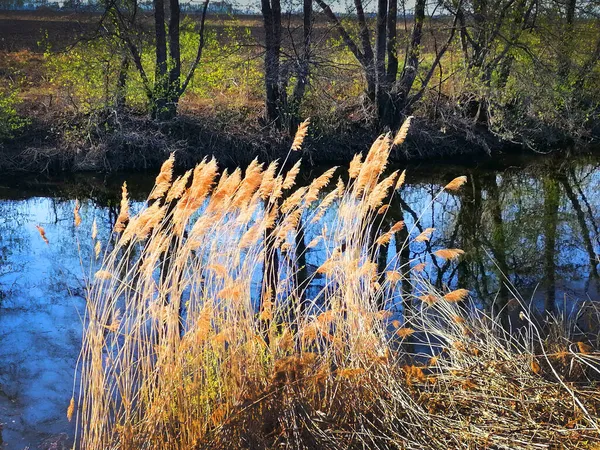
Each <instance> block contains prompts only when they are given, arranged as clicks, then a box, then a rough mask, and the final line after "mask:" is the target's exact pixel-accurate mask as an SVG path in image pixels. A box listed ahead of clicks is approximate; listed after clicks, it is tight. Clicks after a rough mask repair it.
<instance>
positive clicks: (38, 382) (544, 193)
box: [0, 158, 600, 450]
mask: <svg viewBox="0 0 600 450" xmlns="http://www.w3.org/2000/svg"><path fill="white" fill-rule="evenodd" d="M599 166H600V160H599V159H598V158H581V159H577V160H573V161H572V162H571V164H569V165H568V166H567V167H561V168H558V167H556V162H555V161H554V160H550V161H548V160H546V159H542V160H541V161H540V160H536V161H535V162H533V163H523V164H520V165H519V166H517V167H514V166H507V167H504V168H502V169H495V170H483V169H481V168H464V167H453V166H444V167H431V166H428V167H416V168H412V169H410V170H409V172H408V177H407V184H406V185H405V187H404V189H403V191H402V199H403V201H404V202H405V205H404V206H402V207H401V210H398V211H396V213H395V214H396V215H398V214H401V215H402V216H403V218H404V219H405V221H406V224H407V227H408V229H409V230H411V231H412V233H411V235H412V237H414V236H416V235H417V234H418V233H419V229H418V228H417V227H416V226H414V224H415V220H414V217H413V215H412V214H413V213H414V214H416V215H417V216H421V217H420V226H421V227H422V228H426V227H435V228H436V233H435V234H434V235H433V238H432V240H431V248H428V247H427V246H426V245H425V244H412V245H411V248H410V256H411V259H414V261H413V263H412V264H413V265H414V264H416V263H417V262H418V261H420V259H419V258H421V259H422V260H423V261H425V262H427V269H426V271H425V273H426V274H427V276H428V277H429V278H430V279H431V280H433V281H437V282H438V284H439V286H440V287H441V288H449V289H450V288H455V287H465V288H467V289H469V290H470V291H471V292H472V294H473V296H474V297H475V298H477V299H478V300H479V301H480V302H481V303H482V304H483V305H486V304H490V303H491V301H493V299H495V298H497V297H498V294H499V291H500V286H501V283H510V284H512V285H514V289H515V290H516V291H518V293H519V294H520V296H521V297H522V298H524V299H525V300H526V301H530V302H531V303H532V305H534V306H535V307H537V308H538V309H542V308H543V307H544V302H545V298H546V297H547V292H548V289H549V288H551V286H549V283H548V280H549V277H550V276H551V274H552V273H553V274H554V277H555V286H554V295H553V297H554V305H555V307H556V308H557V311H561V310H575V309H577V307H578V305H579V304H580V303H581V302H584V301H597V300H598V299H599V298H600V297H599V295H598V294H599V285H598V278H597V277H596V275H595V271H597V270H598V262H599V260H598V253H600V236H599V235H598V229H599V228H600V195H599V194H598V193H599V192H600V189H599V187H600V171H599V170H598V167H599ZM563 174H566V175H565V176H566V178H565V177H564V176H563ZM458 175H468V176H469V184H468V185H467V186H466V187H465V190H464V192H461V193H458V194H450V193H448V194H443V195H441V196H439V197H437V199H436V200H435V201H433V202H432V199H433V198H434V197H435V196H436V194H437V193H438V192H439V189H440V187H441V186H443V185H444V184H445V183H447V182H448V181H450V180H451V179H452V178H454V177H455V176H458ZM561 177H562V178H561ZM152 178H153V177H151V176H148V177H130V176H127V175H121V176H118V177H116V178H110V179H103V178H99V177H92V176H89V175H88V176H85V177H83V178H79V179H76V180H56V179H54V180H45V179H41V178H37V179H27V178H20V179H12V180H3V181H1V182H0V361H2V364H0V422H2V448H7V449H11V450H12V449H16V450H20V449H25V448H30V449H51V448H52V449H60V448H68V447H66V446H67V445H69V443H70V441H71V439H72V436H73V433H74V427H73V424H70V423H69V422H68V421H67V417H66V410H67V406H68V404H69V400H70V398H71V395H72V392H73V386H74V376H75V372H74V367H75V364H76V361H77V357H78V354H79V348H80V345H81V331H82V315H83V313H84V309H85V300H84V297H85V289H84V286H85V283H84V279H85V277H86V276H87V275H88V274H89V273H90V270H94V269H90V266H91V265H93V261H92V260H90V259H89V255H91V254H92V249H91V245H92V244H91V239H90V237H89V236H90V229H91V225H92V221H93V220H94V219H96V222H97V225H98V230H99V236H100V240H101V241H102V242H106V239H107V236H108V234H109V231H110V230H111V228H112V225H113V223H114V220H115V218H116V211H117V208H118V201H119V196H120V189H119V185H120V183H121V182H122V180H123V179H128V180H129V182H128V185H129V186H130V191H131V193H132V196H133V198H134V199H136V200H138V201H139V203H137V207H140V206H141V204H142V202H141V201H142V200H143V198H144V197H145V196H146V195H147V193H148V190H149V186H150V184H151V182H152ZM565 180H566V181H565ZM565 183H567V184H565ZM553 187H554V188H556V189H557V192H558V197H555V198H554V201H553V198H552V196H551V192H552V188H553ZM568 192H571V193H572V194H573V195H574V196H573V195H571V196H570V197H569V195H567V193H568ZM76 197H77V198H79V200H80V202H81V204H82V208H81V211H80V213H81V216H82V218H83V223H82V225H81V226H80V228H79V229H76V228H75V226H74V225H73V208H74V202H75V198H76ZM556 199H557V200H556ZM573 199H575V202H574V201H573ZM498 213H499V214H498ZM334 215H335V207H333V208H331V209H330V210H329V211H328V213H327V214H326V215H325V216H324V218H323V220H322V221H321V222H320V225H319V226H315V227H312V228H309V229H308V230H307V233H306V243H307V244H308V243H309V242H310V241H311V240H312V239H313V238H314V237H315V236H316V235H317V234H319V233H320V228H319V227H320V226H322V225H323V224H327V223H328V221H330V220H331V218H332V217H333V216H334ZM36 225H40V226H42V227H44V229H45V231H46V235H47V238H48V239H49V242H50V243H49V245H47V244H45V243H44V242H43V240H42V239H41V237H40V235H39V233H38V231H37V229H36ZM549 232H550V233H552V232H553V233H555V235H556V238H555V242H554V247H553V249H552V250H553V251H552V252H551V254H552V255H553V257H552V261H551V264H549V263H548V260H547V259H545V258H544V255H545V254H547V250H548V248H547V247H548V242H549V240H548V237H547V235H548V233H549ZM499 236H502V239H500V238H499ZM590 245H591V252H590ZM443 247H449V248H456V247H458V248H463V249H464V250H465V251H466V252H467V255H466V257H465V259H464V260H463V263H462V265H461V266H460V268H458V267H457V266H456V264H452V265H448V266H445V265H444V263H443V261H438V264H437V266H436V265H435V264H434V263H432V261H431V257H430V251H431V250H435V249H438V248H443ZM393 248H394V242H392V243H391V249H392V250H391V251H390V254H389V255H388V261H392V260H393V259H394V258H395V254H394V251H393ZM80 255H87V256H86V260H84V261H81V260H80ZM324 258H325V251H324V249H323V248H321V247H319V246H316V247H315V248H313V249H310V250H309V252H308V254H307V263H308V267H309V271H310V270H314V269H315V268H316V267H318V266H319V265H320V264H321V263H322V262H323V260H324ZM498 258H501V259H503V260H504V267H505V269H506V273H505V274H504V275H505V277H502V276H500V273H499V270H498V268H497V266H496V264H497V261H498ZM440 272H443V273H442V274H441V275H440ZM320 282H321V281H320V280H319V279H316V280H315V283H314V286H313V287H312V290H309V295H315V293H316V292H318V289H319V287H320V285H319V283H320ZM310 292H312V294H310ZM511 295H512V294H511Z"/></svg>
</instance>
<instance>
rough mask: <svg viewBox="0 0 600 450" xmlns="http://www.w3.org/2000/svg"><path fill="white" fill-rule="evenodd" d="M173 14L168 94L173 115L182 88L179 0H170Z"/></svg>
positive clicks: (170, 34)
mask: <svg viewBox="0 0 600 450" xmlns="http://www.w3.org/2000/svg"><path fill="white" fill-rule="evenodd" d="M169 7H170V10H171V15H170V17H169V53H170V56H171V58H170V62H171V70H170V71H169V89H168V94H167V101H168V109H169V111H170V114H171V116H172V117H175V115H176V114H177V104H178V103H179V96H180V88H181V82H180V77H181V46H180V42H179V20H180V15H181V12H180V8H179V0H169Z"/></svg>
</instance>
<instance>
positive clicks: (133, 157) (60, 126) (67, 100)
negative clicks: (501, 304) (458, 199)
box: [0, 10, 600, 173]
mask: <svg viewBox="0 0 600 450" xmlns="http://www.w3.org/2000/svg"><path fill="white" fill-rule="evenodd" d="M144 17H145V16H144ZM150 19H151V17H150V16H148V17H145V18H144V19H143V20H142V21H141V22H140V26H141V29H140V30H141V31H140V33H141V35H140V39H142V40H143V41H144V42H145V44H146V45H147V47H146V48H145V52H146V54H145V56H144V57H146V58H149V57H150V56H149V55H151V54H152V53H153V50H152V49H153V45H154V44H153V37H152V29H153V28H152V27H153V25H152V21H151V20H150ZM100 20H101V15H100V14H98V13H93V12H87V13H86V12H73V11H71V12H69V11H51V10H48V11H46V10H44V11H42V10H39V11H3V12H0V170H2V171H3V172H17V173H18V172H33V173H35V172H53V173H59V172H80V171H100V172H114V171H123V170H128V171H139V170H151V169H154V168H156V167H157V166H159V165H160V163H161V162H162V161H163V160H164V159H165V158H166V156H167V155H168V154H169V153H171V152H173V151H175V152H177V153H178V162H179V164H181V166H182V167H191V166H192V165H193V164H194V163H196V162H198V161H200V160H201V159H202V158H203V157H205V156H214V157H215V158H216V159H217V160H218V162H219V164H220V166H222V167H236V166H245V165H247V164H248V163H249V162H250V161H251V160H252V159H254V158H259V159H260V160H261V161H270V160H273V159H277V158H283V157H285V155H286V154H287V152H288V150H289V146H290V143H291V140H292V138H291V137H290V132H289V131H280V130H275V129H274V127H272V126H269V125H268V124H265V121H264V110H265V104H264V98H265V92H264V77H265V76H264V67H263V66H264V53H263V51H264V46H263V40H264V29H263V25H262V20H261V17H260V16H256V15H226V16H223V15H221V16H220V15H210V16H209V17H208V19H207V22H206V24H207V25H206V26H207V35H206V39H207V40H206V46H205V48H204V53H203V57H202V60H201V63H200V65H199V67H198V70H197V71H196V73H195V75H194V77H193V80H192V82H191V83H190V85H189V87H188V89H187V90H186V92H185V94H184V95H183V96H182V97H181V99H180V100H179V104H178V113H179V115H178V117H177V118H175V119H173V120H169V121H162V122H158V121H154V120H151V119H150V112H149V109H150V105H149V99H148V96H147V92H146V91H145V90H144V88H145V87H144V86H143V83H142V82H141V81H140V79H139V77H140V75H139V74H138V73H137V71H136V70H135V68H134V67H133V65H132V64H129V63H127V64H125V67H126V69H123V67H124V66H122V65H121V64H122V60H121V58H122V57H127V54H126V53H125V54H123V53H122V49H120V47H119V46H118V45H117V46H116V47H115V45H116V44H115V43H114V42H113V41H112V40H111V39H112V38H111V35H110V34H109V35H104V34H102V33H101V32H100V31H98V28H97V27H98V23H99V21H100ZM197 20H198V17H197V16H195V15H190V16H188V17H186V19H185V24H184V25H182V27H183V28H182V33H183V34H182V51H183V52H184V53H185V54H186V55H188V57H189V54H190V53H193V52H194V51H195V47H194V45H195V44H194V42H196V37H197V34H196V31H197V30H195V28H194V27H197ZM290 20H292V22H293V23H294V25H298V24H299V23H300V22H298V21H299V18H298V17H296V16H291V17H290ZM314 20H315V23H314V30H313V31H314V33H315V34H314V36H315V40H317V38H318V41H319V44H318V45H317V44H315V48H314V51H315V52H316V53H317V54H318V57H319V58H321V59H322V60H323V61H326V62H327V64H317V63H316V62H315V67H313V68H312V69H311V70H312V71H311V82H310V85H309V86H308V87H307V91H306V94H305V97H304V98H303V100H302V105H301V108H300V112H299V113H298V114H299V116H300V117H302V118H305V117H310V118H311V131H310V135H309V138H308V139H307V142H306V144H305V147H304V149H303V157H304V159H305V161H306V164H313V165H332V164H344V163H347V162H348V161H349V160H350V159H351V158H352V156H353V155H354V154H355V153H359V152H364V151H366V150H367V149H368V148H369V145H370V143H371V142H372V141H373V139H374V138H375V137H376V136H377V135H378V134H379V132H381V131H382V130H385V129H387V128H386V127H382V126H378V125H376V123H377V119H376V116H377V114H376V113H375V111H374V109H375V108H374V105H373V103H372V99H371V100H369V98H368V94H367V92H366V90H365V89H366V88H365V79H364V77H365V75H364V73H362V72H361V69H360V66H359V65H357V62H356V61H355V60H354V59H353V58H354V57H353V56H352V54H351V52H349V51H348V49H347V48H345V47H344V46H343V45H341V44H340V43H339V42H338V39H337V37H336V34H335V33H332V32H331V30H330V27H329V26H328V22H327V20H326V18H325V17H324V16H323V15H322V14H321V13H319V12H318V11H315V14H314ZM428 26H430V27H432V31H433V30H436V31H435V32H436V33H438V34H440V33H442V34H443V29H444V26H445V25H444V22H443V20H442V19H440V20H437V19H435V20H434V19H433V18H432V19H431V21H430V22H428ZM440 26H441V28H439V27H440ZM438 28H439V29H438ZM408 31H409V30H407V29H404V30H401V29H400V28H399V29H398V32H399V33H400V34H399V38H400V37H402V38H407V37H408V36H409V32H408ZM289 39H291V40H292V41H291V43H289V42H287V43H286V45H291V44H293V39H292V37H291V36H290V37H289ZM431 39H433V40H431ZM590 39H591V37H590ZM435 42H436V41H435V38H434V37H433V35H432V36H430V37H426V38H425V41H424V44H423V53H422V57H423V62H422V64H424V65H425V66H426V65H427V61H430V60H431V59H432V58H433V57H434V56H435V45H434V44H435ZM586 42H587V41H586ZM590 42H591V41H590ZM588 43H589V42H588ZM531 45H533V44H531ZM534 48H535V47H534ZM459 55H460V53H458V52H456V51H449V52H448V53H447V54H446V55H445V57H444V59H443V60H442V62H444V64H445V65H444V70H449V71H450V72H449V75H448V77H447V78H446V79H444V82H443V83H442V81H440V83H439V86H437V87H436V88H435V89H433V87H432V88H431V89H429V90H427V91H426V92H425V91H423V92H421V93H420V94H418V95H420V97H419V98H420V100H419V101H417V102H415V104H414V105H413V106H411V107H410V114H412V115H414V116H415V120H414V124H413V127H412V129H411V132H410V134H409V136H408V139H407V142H406V145H405V146H403V148H402V150H398V151H394V152H392V155H391V160H392V161H394V162H405V161H419V160H420V161H425V160H427V161H440V160H443V159H461V158H467V159H471V158H482V159H486V158H488V159H489V158H496V157H497V156H498V155H500V154H503V153H507V152H517V153H518V152H523V153H534V152H544V153H545V152H549V151H555V150H561V149H562V150H564V149H567V148H571V147H574V146H575V147H579V146H586V145H589V144H592V145H593V144H594V143H595V142H599V138H600V127H599V126H598V123H599V122H600V121H599V119H598V108H597V107H595V105H597V104H598V102H597V99H596V98H595V97H594V96H593V93H594V92H595V91H594V90H590V89H588V90H583V91H582V90H574V91H571V90H567V91H565V90H564V89H563V88H564V87H561V85H560V83H558V81H557V80H555V79H554V78H552V74H553V73H554V72H552V70H550V71H549V72H548V74H546V75H547V76H548V77H550V78H547V79H545V81H544V84H543V85H540V86H537V87H536V88H535V89H533V88H532V86H531V83H525V84H523V83H522V80H523V79H524V78H523V77H525V78H527V76H528V75H527V74H528V73H529V72H528V71H530V70H533V69H535V68H534V67H530V66H523V64H524V63H523V62H519V64H520V65H519V66H515V67H513V77H514V79H512V78H511V79H508V80H507V83H508V84H507V85H506V86H505V88H506V89H504V88H503V89H500V88H498V89H496V88H494V89H490V86H488V87H487V88H484V86H482V85H481V81H480V80H479V81H478V80H475V79H471V78H472V77H474V76H475V75H474V74H473V73H471V72H469V71H468V70H466V69H465V68H466V67H467V66H468V65H466V62H463V61H461V60H460V58H458V57H459ZM457 58H458V59H457ZM126 59H127V58H126ZM547 62H548V64H550V68H551V63H552V64H553V61H547ZM292 63H293V60H290V61H287V63H286V64H292ZM440 64H441V63H440ZM514 64H516V63H514ZM122 69H123V70H122ZM120 70H121V72H119V71H120ZM286 70H287V69H286ZM441 70H442V66H441V65H440V71H441ZM146 71H147V72H148V73H152V72H154V69H153V62H152V61H150V60H148V61H147V67H146ZM117 72H119V73H121V74H122V75H123V78H122V85H120V84H119V83H121V82H119V81H118V79H117V78H118V77H117V76H116V74H117ZM592 72H593V73H594V74H595V73H596V72H594V71H592ZM440 75H441V72H440ZM436 76H437V75H436ZM590 76H591V75H590ZM288 81H289V83H290V84H287V85H285V86H287V88H291V83H292V82H293V77H292V78H290V79H289V80H288ZM592 81H593V80H592ZM592 81H590V83H591V82H592ZM119 86H121V88H119ZM146 87H147V86H146ZM120 89H122V91H121V90H120ZM288 90H289V89H288ZM581 92H587V93H589V95H588V94H586V95H587V96H586V97H581V96H580V95H579V94H580V93H581ZM501 94H502V95H501ZM415 95H417V94H415ZM119 96H122V97H120V98H121V100H117V98H118V97H119ZM560 105H563V106H560ZM565 105H567V106H568V109H567V110H565V111H562V109H561V108H563V107H564V106H565ZM286 114H287V112H286ZM407 114H408V113H407ZM286 120H287V119H286ZM288 125H289V124H288ZM290 127H291V126H290ZM283 128H286V126H285V125H284V126H283ZM291 128H292V129H293V127H291ZM392 131H395V130H392Z"/></svg>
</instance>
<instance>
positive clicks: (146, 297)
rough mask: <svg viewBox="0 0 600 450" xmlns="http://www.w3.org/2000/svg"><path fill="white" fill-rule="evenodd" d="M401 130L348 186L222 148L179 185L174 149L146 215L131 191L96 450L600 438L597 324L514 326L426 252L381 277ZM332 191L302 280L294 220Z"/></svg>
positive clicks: (98, 374)
mask: <svg viewBox="0 0 600 450" xmlns="http://www.w3.org/2000/svg"><path fill="white" fill-rule="evenodd" d="M301 141H302V139H301V137H300V136H299V137H298V139H296V140H295V141H294V146H295V148H300V147H301V146H302V142H301ZM402 141H403V138H402V137H401V136H399V138H398V139H397V140H396V145H401V144H402ZM393 144H394V141H393V140H392V139H391V137H390V136H381V137H380V138H379V139H378V140H377V141H376V142H375V143H374V144H373V146H372V147H371V150H370V152H369V153H368V155H367V156H366V158H365V159H364V161H363V159H362V158H361V157H360V156H357V157H355V158H354V160H353V162H352V164H351V165H350V168H349V181H348V182H347V183H346V182H344V181H342V179H341V178H339V179H336V178H335V176H334V173H335V169H332V170H329V171H327V172H325V173H324V174H323V175H321V176H320V177H318V178H316V179H315V180H313V181H312V182H311V183H310V184H309V185H308V186H306V187H300V188H297V189H295V188H294V187H293V185H294V181H295V180H294V179H295V176H296V175H297V172H298V168H299V166H298V165H297V166H295V167H294V169H293V170H291V171H289V172H287V174H285V173H281V171H280V170H279V169H278V165H277V163H272V164H270V165H269V166H268V167H264V166H263V165H261V164H259V163H256V162H255V163H252V164H250V166H249V167H248V168H247V169H246V171H245V172H244V173H242V172H241V171H240V170H239V169H238V170H235V171H233V172H231V173H228V172H227V171H225V172H224V173H222V174H220V175H219V171H218V168H217V164H216V162H215V161H214V160H205V161H203V162H202V163H201V164H199V165H198V166H196V168H195V169H193V170H191V171H188V172H186V173H185V174H184V175H182V176H181V177H178V178H176V179H173V175H172V170H173V164H174V159H173V157H171V158H169V159H168V160H167V161H166V162H165V163H164V164H163V166H162V170H161V172H160V174H159V175H158V177H157V179H156V185H155V187H154V190H153V191H152V193H151V194H150V196H149V198H148V206H147V207H146V208H144V209H143V210H142V211H140V212H139V213H137V214H136V215H132V214H131V212H130V210H129V200H128V196H127V189H126V186H124V187H123V199H122V203H121V213H120V215H119V219H118V221H117V226H116V227H115V230H114V235H113V237H114V241H113V242H110V243H102V247H103V248H104V247H106V248H107V250H106V254H105V255H104V257H103V259H102V258H100V260H99V261H101V262H99V263H98V265H97V266H96V268H95V269H94V272H93V274H92V276H91V279H90V286H89V293H88V307H87V316H86V325H85V334H84V345H83V350H82V354H81V361H80V363H79V367H78V370H80V373H81V384H80V386H79V389H78V390H76V392H75V394H74V401H73V404H72V405H69V408H68V415H69V417H70V418H71V416H72V417H73V419H74V420H77V424H78V439H79V441H80V444H81V448H84V449H99V450H100V449H101V450H104V449H110V448H115V449H117V448H118V449H145V448H147V449H151V448H152V449H153V448H161V449H197V448H215V449H218V448H222V449H229V448H294V449H295V448H309V449H313V448H314V449H316V448H326V449H348V448H357V449H358V448H371V449H376V448H379V449H388V448H398V449H423V448H431V449H440V448H465V449H467V448H493V449H537V448H539V449H544V448H548V449H549V448H597V446H598V443H599V442H600V434H599V433H598V426H599V420H598V412H599V411H598V408H599V407H600V394H599V392H600V391H598V389H597V386H596V383H597V380H598V378H599V377H598V375H599V374H600V371H599V367H598V358H599V356H600V353H599V352H598V335H597V334H594V335H590V334H588V335H585V336H583V335H581V334H577V330H576V329H575V328H574V327H572V326H571V324H570V323H568V322H560V321H555V322H545V324H544V327H541V326H540V325H538V321H537V320H536V319H535V318H534V317H533V314H532V313H531V312H530V311H529V310H528V308H527V307H526V306H525V305H524V304H520V308H521V309H522V313H521V317H522V320H523V321H524V322H525V324H526V325H525V326H524V327H521V328H519V329H513V330H511V332H508V331H507V330H506V327H504V326H502V325H501V320H500V318H499V317H492V316H490V315H488V314H486V313H485V312H484V311H482V310H481V309H479V308H478V307H477V306H476V305H474V304H471V302H470V300H469V299H468V291H466V290H465V289H457V290H454V291H448V292H437V291H435V290H434V289H433V288H431V287H430V285H428V283H427V281H426V280H423V279H421V278H420V277H419V269H420V263H419V262H418V261H410V262H409V266H410V267H408V266H406V265H404V266H402V265H401V264H400V262H399V261H398V259H397V258H396V257H394V258H392V261H391V262H389V263H388V264H387V267H386V268H385V269H386V272H385V276H384V277H381V276H380V274H379V273H378V268H377V264H376V263H375V262H373V261H374V259H373V256H374V254H376V251H377V247H378V246H380V245H383V241H379V239H377V240H373V239H372V238H371V236H373V235H374V234H373V233H372V232H371V231H373V230H372V227H374V226H376V225H375V224H377V223H379V222H378V221H377V220H376V219H377V217H378V216H379V215H382V214H386V208H385V205H386V203H387V202H388V201H389V199H390V196H393V195H399V191H400V190H401V189H402V184H403V182H404V174H399V173H398V172H394V173H393V174H391V175H389V176H387V177H385V178H383V176H382V174H383V172H384V169H385V168H386V165H387V161H388V156H389V153H390V151H391V150H392V145H393ZM464 182H465V180H464V178H463V177H459V178H457V179H455V180H453V181H451V182H450V183H449V184H448V185H446V187H445V188H444V190H457V189H460V188H461V185H462V184H463V183H464ZM328 184H333V185H335V186H336V187H335V188H334V190H333V191H331V192H330V193H329V194H327V195H320V193H321V191H322V190H323V189H324V187H325V186H326V185H328ZM284 192H285V195H284ZM333 202H336V203H337V204H338V205H339V208H338V213H337V215H336V217H335V218H333V219H332V220H330V221H328V225H327V226H326V227H325V226H323V227H322V230H321V233H320V234H319V236H317V238H315V239H318V240H319V242H320V244H319V245H322V246H323V248H324V251H325V252H326V254H327V259H326V261H325V262H324V263H323V264H322V265H321V266H320V267H319V268H318V269H317V270H316V272H315V273H314V274H312V275H309V278H308V280H306V279H305V280H303V279H302V278H301V273H302V265H301V263H300V262H299V261H300V258H301V256H302V253H301V250H300V249H299V248H298V245H297V240H296V236H297V233H298V232H299V231H301V230H303V229H305V228H306V227H307V226H309V224H312V226H316V225H318V224H319V221H320V220H321V218H322V217H323V215H324V214H325V213H326V212H327V211H328V209H329V208H330V207H331V205H332V204H333ZM403 228H404V224H403V223H397V224H394V225H393V226H392V227H391V228H390V229H384V230H377V233H375V235H379V236H386V240H387V241H389V240H391V239H398V232H399V231H400V230H402V229H403ZM406 231H408V233H409V237H410V239H420V240H422V241H426V240H427V239H429V237H430V236H431V234H432V233H433V232H434V230H433V229H427V230H425V231H423V232H422V233H420V234H418V233H415V232H414V231H415V230H414V229H409V230H406ZM94 239H97V237H96V236H94ZM377 241H379V242H377ZM311 245H313V244H312V243H311V244H308V247H310V246H311ZM439 256H440V257H443V258H446V259H449V260H454V259H456V258H460V257H461V251H460V250H458V249H447V250H445V253H443V254H440V255H439ZM317 276H319V277H322V278H321V281H322V284H321V286H322V287H321V289H320V290H319V291H318V293H317V294H316V295H315V296H310V297H308V296H307V295H306V294H307V292H306V286H308V285H309V284H310V282H311V277H312V279H313V280H314V279H315V278H316V277H317ZM403 277H411V279H412V280H413V282H414V283H415V284H416V285H417V286H418V289H417V291H416V292H417V294H416V295H415V296H404V295H403V294H402V293H401V292H399V289H398V288H397V283H398V281H399V280H401V279H402V278H403ZM398 306H402V307H403V312H402V314H397V313H394V312H393V311H394V308H395V307H398ZM592 312H593V313H594V314H596V317H597V311H596V310H593V311H592Z"/></svg>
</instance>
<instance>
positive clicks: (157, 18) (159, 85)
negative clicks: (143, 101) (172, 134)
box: [151, 0, 169, 120]
mask: <svg viewBox="0 0 600 450" xmlns="http://www.w3.org/2000/svg"><path fill="white" fill-rule="evenodd" d="M154 34H155V38H156V67H155V71H154V91H153V92H152V98H151V101H152V105H151V109H152V117H153V118H155V119H159V120H163V119H167V118H168V108H167V103H168V101H167V92H168V89H169V78H168V76H167V34H166V31H165V3H164V0H154Z"/></svg>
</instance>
